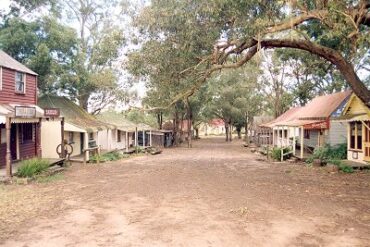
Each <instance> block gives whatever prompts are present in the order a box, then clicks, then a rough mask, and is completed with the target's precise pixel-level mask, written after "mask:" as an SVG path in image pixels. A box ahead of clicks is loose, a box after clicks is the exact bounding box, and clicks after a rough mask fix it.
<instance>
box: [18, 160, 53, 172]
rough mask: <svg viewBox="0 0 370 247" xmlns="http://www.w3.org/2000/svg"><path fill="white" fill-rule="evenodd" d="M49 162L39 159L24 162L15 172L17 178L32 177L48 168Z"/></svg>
mask: <svg viewBox="0 0 370 247" xmlns="http://www.w3.org/2000/svg"><path fill="white" fill-rule="evenodd" d="M49 165H50V164H49V161H47V160H44V159H39V158H34V159H29V160H24V161H22V162H21V164H20V166H19V167H18V170H17V176H19V177H34V176H36V175H38V174H40V173H42V172H43V171H45V170H46V169H48V168H49Z"/></svg>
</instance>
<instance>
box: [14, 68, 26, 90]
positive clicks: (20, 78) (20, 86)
mask: <svg viewBox="0 0 370 247" xmlns="http://www.w3.org/2000/svg"><path fill="white" fill-rule="evenodd" d="M15 91H16V92H17V93H26V75H25V74H24V73H21V72H18V71H17V72H15Z"/></svg>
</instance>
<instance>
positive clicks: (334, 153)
mask: <svg viewBox="0 0 370 247" xmlns="http://www.w3.org/2000/svg"><path fill="white" fill-rule="evenodd" d="M315 159H319V160H321V162H323V163H327V162H328V161H333V160H345V159H347V144H345V143H344V144H339V145H335V146H330V145H329V144H326V145H325V146H323V147H318V148H315V150H314V152H313V154H312V155H311V156H310V157H309V158H308V159H307V162H308V163H312V162H313V160H315Z"/></svg>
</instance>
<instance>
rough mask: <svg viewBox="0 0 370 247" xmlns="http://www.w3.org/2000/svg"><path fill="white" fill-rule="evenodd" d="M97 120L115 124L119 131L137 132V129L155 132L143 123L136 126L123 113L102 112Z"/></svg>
mask: <svg viewBox="0 0 370 247" xmlns="http://www.w3.org/2000/svg"><path fill="white" fill-rule="evenodd" d="M97 118H98V119H99V120H100V121H103V122H107V123H111V124H114V125H115V126H117V128H118V129H119V130H123V131H129V132H133V131H135V130H136V128H137V129H138V130H140V131H141V130H153V128H152V127H150V126H149V125H146V124H143V123H139V124H135V123H134V122H131V121H130V120H127V119H126V118H125V116H124V115H123V114H122V113H119V112H115V111H106V112H102V113H100V114H99V115H97Z"/></svg>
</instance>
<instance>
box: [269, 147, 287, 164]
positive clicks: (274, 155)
mask: <svg viewBox="0 0 370 247" xmlns="http://www.w3.org/2000/svg"><path fill="white" fill-rule="evenodd" d="M281 149H282V148H277V147H274V148H273V149H272V151H271V158H273V159H274V160H278V161H280V160H281ZM283 151H284V153H287V152H289V151H290V148H288V147H285V148H283ZM290 157H291V154H289V155H286V156H284V159H289V158H290Z"/></svg>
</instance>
